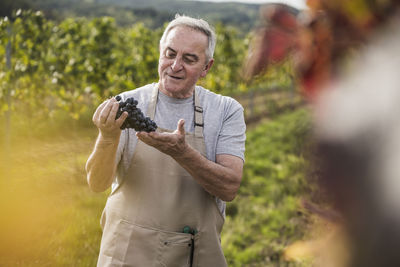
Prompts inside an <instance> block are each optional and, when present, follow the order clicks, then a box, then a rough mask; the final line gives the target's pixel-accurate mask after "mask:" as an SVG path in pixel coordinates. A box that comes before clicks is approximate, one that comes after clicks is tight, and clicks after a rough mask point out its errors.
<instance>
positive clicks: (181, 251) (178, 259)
mask: <svg viewBox="0 0 400 267" xmlns="http://www.w3.org/2000/svg"><path fill="white" fill-rule="evenodd" d="M191 245H192V235H191V234H184V233H175V232H165V231H162V232H161V250H160V257H159V262H160V264H161V266H163V267H187V266H189V264H190V253H191Z"/></svg>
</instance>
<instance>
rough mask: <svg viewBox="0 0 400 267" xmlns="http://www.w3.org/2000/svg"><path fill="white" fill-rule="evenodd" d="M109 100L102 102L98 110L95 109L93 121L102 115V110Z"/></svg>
mask: <svg viewBox="0 0 400 267" xmlns="http://www.w3.org/2000/svg"><path fill="white" fill-rule="evenodd" d="M107 101H108V100H106V101H104V102H103V103H101V104H100V105H99V106H98V107H97V109H96V111H95V112H94V114H93V118H92V120H93V122H95V121H96V120H97V118H98V117H99V115H100V112H101V111H102V110H103V108H104V106H105V105H106V104H107Z"/></svg>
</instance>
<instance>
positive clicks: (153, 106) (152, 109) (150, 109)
mask: <svg viewBox="0 0 400 267" xmlns="http://www.w3.org/2000/svg"><path fill="white" fill-rule="evenodd" d="M157 98H158V83H156V84H155V85H154V86H153V91H152V93H151V98H150V102H149V106H148V108H147V114H148V115H147V116H149V117H150V119H152V120H154V115H155V114H156V105H157Z"/></svg>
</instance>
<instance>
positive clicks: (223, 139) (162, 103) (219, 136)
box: [112, 83, 246, 216]
mask: <svg viewBox="0 0 400 267" xmlns="http://www.w3.org/2000/svg"><path fill="white" fill-rule="evenodd" d="M156 85H157V84H156V83H152V84H148V85H145V86H143V87H140V88H137V89H135V90H131V91H127V92H124V93H122V94H121V95H120V96H121V97H122V99H123V100H126V99H127V98H129V97H133V98H135V99H136V100H137V101H138V102H139V104H138V107H139V108H140V109H141V110H142V112H143V113H144V115H145V116H147V107H148V101H149V99H150V98H151V94H152V91H153V87H154V86H156ZM196 91H197V92H198V96H199V100H200V106H201V107H202V108H203V118H204V130H203V134H204V142H205V146H206V156H207V159H209V160H211V161H213V162H215V158H216V155H218V154H230V155H234V156H237V157H239V158H241V159H243V160H244V150H245V140H246V134H245V132H246V125H245V123H244V116H243V107H242V106H241V105H240V104H239V103H238V102H237V101H236V100H234V99H233V98H231V97H227V96H222V95H218V94H215V93H213V92H211V91H209V90H207V89H204V88H203V87H201V86H196ZM193 107H194V103H193V97H189V98H185V99H176V98H172V97H169V96H167V95H164V94H163V93H162V92H160V91H159V93H158V101H157V105H156V112H155V118H154V121H155V122H156V123H157V125H158V126H159V127H161V128H165V129H170V130H175V129H176V127H177V124H178V121H179V119H184V120H185V131H186V132H194V108H193ZM135 133H136V132H135V130H134V129H125V130H123V131H122V133H121V137H120V143H119V146H118V151H117V157H116V161H117V164H118V169H117V178H116V180H115V181H114V183H113V185H112V190H113V191H114V190H115V189H116V188H117V187H118V186H119V184H121V182H122V179H123V177H124V176H125V173H126V172H127V170H128V168H129V166H130V163H131V160H132V157H133V153H134V151H135V146H136V143H137V137H136V135H135ZM216 202H217V205H218V207H219V210H220V212H221V214H223V216H225V206H226V205H225V202H224V201H222V200H220V199H218V198H216Z"/></svg>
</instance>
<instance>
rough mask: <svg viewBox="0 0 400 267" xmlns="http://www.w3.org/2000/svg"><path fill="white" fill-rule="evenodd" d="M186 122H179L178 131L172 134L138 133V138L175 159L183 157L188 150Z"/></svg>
mask: <svg viewBox="0 0 400 267" xmlns="http://www.w3.org/2000/svg"><path fill="white" fill-rule="evenodd" d="M184 125H185V121H184V120H183V119H181V120H179V121H178V126H177V129H176V130H175V131H174V132H172V133H158V132H150V133H147V132H137V133H136V136H137V137H138V138H139V139H140V140H141V141H142V142H144V143H146V144H148V145H149V146H152V147H154V148H156V149H158V150H160V151H161V152H163V153H165V154H167V155H170V156H171V157H173V158H177V157H180V156H182V155H183V154H184V153H185V151H186V150H187V148H188V145H187V143H186V141H185V128H184Z"/></svg>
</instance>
